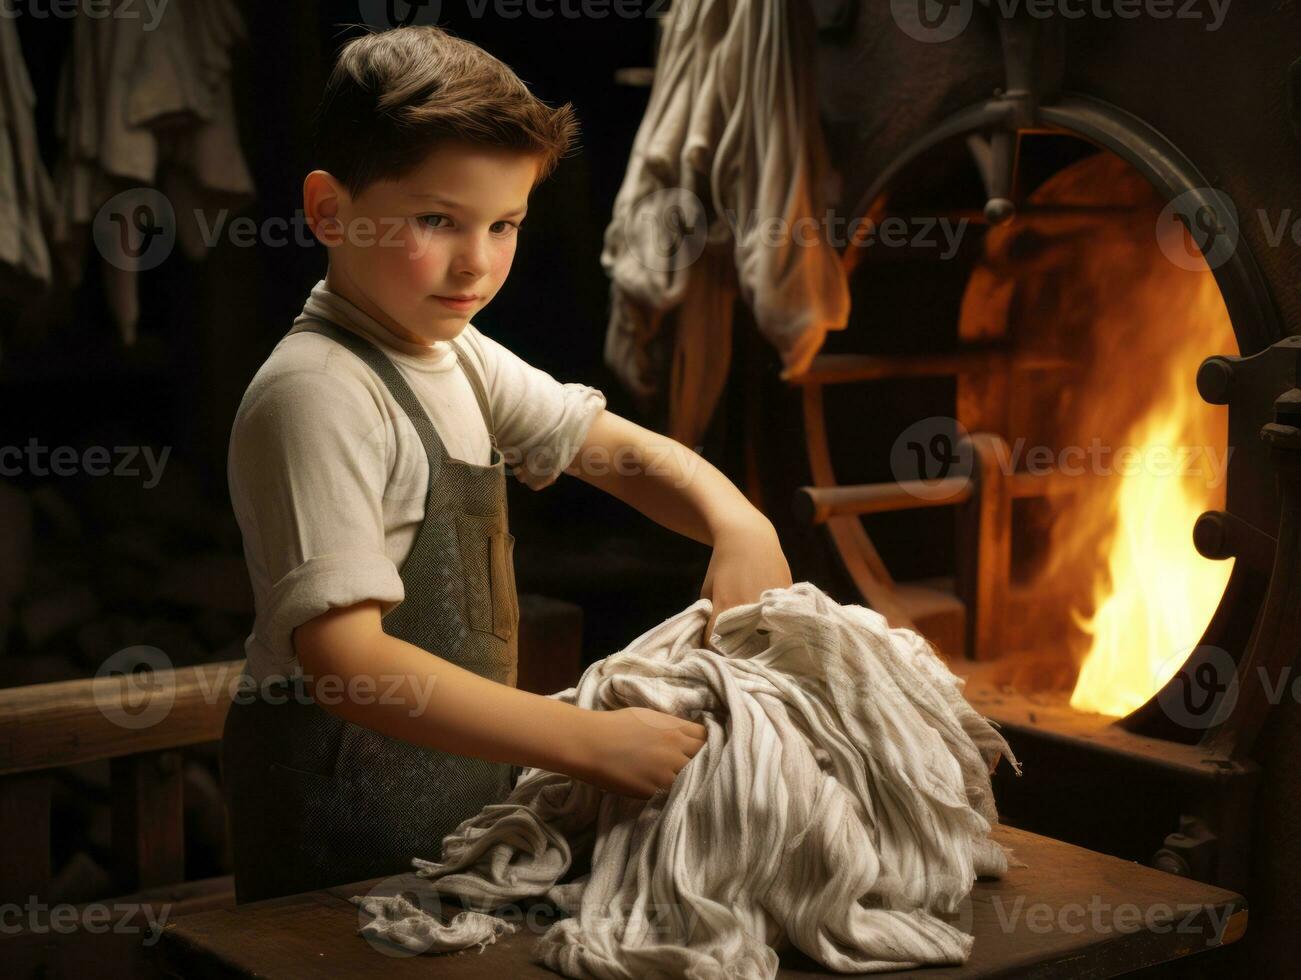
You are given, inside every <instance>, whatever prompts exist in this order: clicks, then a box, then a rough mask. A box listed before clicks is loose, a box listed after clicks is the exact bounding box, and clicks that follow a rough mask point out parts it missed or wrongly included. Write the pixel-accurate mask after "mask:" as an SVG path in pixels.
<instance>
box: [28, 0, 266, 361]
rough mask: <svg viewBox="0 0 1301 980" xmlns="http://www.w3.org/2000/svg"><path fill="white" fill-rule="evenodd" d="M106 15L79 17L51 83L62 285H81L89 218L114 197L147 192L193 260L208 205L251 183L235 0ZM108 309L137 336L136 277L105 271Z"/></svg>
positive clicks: (202, 249) (130, 5)
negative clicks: (235, 58)
mask: <svg viewBox="0 0 1301 980" xmlns="http://www.w3.org/2000/svg"><path fill="white" fill-rule="evenodd" d="M110 2H111V5H112V13H110V14H109V15H108V16H94V17H92V16H88V15H86V14H84V13H83V14H81V15H79V16H78V17H77V18H76V22H75V24H74V25H73V38H72V53H71V56H70V57H69V58H68V62H67V65H66V66H65V68H64V72H63V76H62V78H61V79H60V83H59V92H58V106H57V113H56V122H57V131H58V134H59V137H60V140H61V141H62V156H61V158H60V160H59V163H58V166H57V167H56V168H55V185H56V191H57V195H58V205H57V212H56V224H55V231H54V238H55V240H56V241H57V242H58V243H60V246H61V247H60V252H61V254H62V256H63V260H64V262H65V264H66V265H67V273H68V276H69V278H70V279H71V280H72V281H73V282H74V283H76V282H79V281H80V270H81V262H82V259H83V256H84V254H85V248H86V244H87V239H88V232H89V227H90V224H91V222H93V221H94V220H95V217H96V215H97V214H98V213H99V210H100V208H101V207H103V205H104V204H105V203H106V202H107V201H108V200H110V199H111V198H112V197H113V196H114V195H116V194H118V193H120V192H122V191H125V190H129V189H134V188H138V187H146V186H147V187H154V188H157V189H158V190H160V191H161V192H162V193H163V194H164V195H165V196H166V197H167V199H168V202H169V203H170V205H171V207H172V209H173V211H174V212H175V216H176V232H177V240H178V241H179V243H180V245H181V247H182V248H183V249H184V250H185V252H186V254H187V255H189V257H190V258H192V259H194V260H196V261H197V260H199V259H201V258H203V256H204V255H205V254H206V252H207V247H208V246H207V243H206V242H205V241H204V238H203V232H204V228H212V227H215V226H217V225H219V224H220V222H219V221H218V220H217V217H216V215H215V214H205V215H203V217H202V218H200V217H199V215H198V214H196V211H201V210H203V209H208V208H235V207H238V206H240V205H242V204H244V203H246V202H247V201H248V200H250V199H251V197H252V194H253V190H254V188H253V178H252V176H251V175H250V173H249V170H248V166H247V164H246V162H245V160H244V155H243V152H242V150H241V149H240V145H239V136H238V132H237V129H236V123H235V107H234V97H233V93H232V84H231V77H230V72H231V50H232V48H233V47H234V46H235V45H236V44H237V43H240V42H242V41H243V40H244V39H245V37H246V34H245V27H244V21H243V17H242V16H241V14H240V12H239V8H238V6H237V5H236V4H235V2H234V0H169V2H168V3H167V4H166V5H163V6H162V7H161V8H160V9H159V10H158V11H157V12H148V13H147V12H146V11H145V9H144V8H142V6H141V5H139V4H137V3H135V2H134V0H110ZM103 269H104V276H105V290H106V294H107V299H108V303H109V307H110V309H111V311H112V313H113V316H114V319H115V321H116V322H117V325H118V329H119V332H120V334H121V336H122V339H123V342H124V343H127V344H130V343H133V342H134V340H135V331H136V321H137V319H138V316H139V303H138V298H137V290H136V274H135V273H134V272H132V271H124V270H122V269H120V268H117V267H116V266H114V265H112V264H110V263H107V262H106V263H104V267H103Z"/></svg>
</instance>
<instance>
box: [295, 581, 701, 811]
mask: <svg viewBox="0 0 1301 980" xmlns="http://www.w3.org/2000/svg"><path fill="white" fill-rule="evenodd" d="M292 642H293V647H294V651H295V653H296V655H297V657H298V661H299V663H300V664H301V665H302V668H303V672H304V674H305V675H306V676H307V677H308V678H309V679H310V683H311V684H312V685H313V687H314V688H315V689H316V694H317V700H318V702H319V703H320V704H321V706H322V707H323V708H325V709H326V710H327V711H331V712H333V713H334V714H336V715H338V716H339V717H341V718H344V719H345V720H347V721H350V722H353V723H355V724H358V725H362V726H364V727H366V728H370V729H373V730H375V731H377V732H379V733H381V734H383V735H388V736H391V737H393V738H400V739H404V740H405V741H408V742H413V743H415V744H417V745H424V746H428V747H429V748H433V749H438V750H440V751H443V752H450V753H453V754H455V755H463V756H471V757H474V758H479V759H486V760H489V761H491V762H506V763H510V764H512V765H520V766H530V767H536V768H540V769H545V770H548V771H550V772H558V773H564V774H565V775H569V776H573V777H574V778H576V779H581V780H583V781H584V782H588V783H591V784H593V785H595V786H597V787H599V788H600V789H603V790H606V791H608V792H614V793H621V794H623V795H625V796H631V797H636V798H638V799H647V798H649V797H650V796H651V795H653V794H654V793H655V792H656V790H659V789H667V788H668V787H669V786H671V785H672V783H673V780H674V778H675V777H676V776H677V774H678V772H679V771H680V770H681V769H682V768H683V766H685V765H686V764H687V762H689V761H690V759H691V758H692V756H694V755H695V754H696V753H697V752H698V751H700V748H701V746H702V745H703V744H704V739H705V729H704V726H702V725H700V724H697V723H696V722H691V721H686V720H684V719H681V718H676V717H674V716H672V715H668V714H664V713H662V712H658V711H654V710H651V709H649V708H623V709H620V710H616V711H589V710H587V709H586V708H580V707H578V706H576V705H572V704H568V703H566V702H563V701H558V700H556V699H554V698H547V697H542V696H541V695H537V694H531V693H529V692H527V691H521V690H518V689H517V688H513V687H510V686H508V685H506V684H498V683H496V682H495V681H490V680H488V679H487V678H485V677H480V676H479V675H478V674H475V673H474V672H472V671H469V670H466V669H464V668H463V667H458V666H457V665H456V664H453V663H450V662H448V661H447V660H444V659H443V658H442V657H439V656H437V655H436V654H434V653H431V652H429V651H426V650H423V649H421V648H420V647H417V646H415V645H414V644H411V643H407V642H406V641H405V640H400V639H398V638H397V637H394V636H390V635H389V634H387V633H385V632H384V630H383V628H382V627H381V625H380V604H379V603H378V602H377V601H368V602H361V603H357V604H356V605H352V606H346V607H342V608H333V609H330V610H328V611H327V612H325V613H323V614H322V615H320V616H317V617H316V618H315V619H312V620H310V621H308V622H306V623H304V624H303V625H301V626H299V627H297V628H296V629H295V630H294V631H293V634H292ZM325 678H330V679H331V680H330V682H329V683H330V686H329V687H326V686H324V685H323V684H322V681H323V679H325Z"/></svg>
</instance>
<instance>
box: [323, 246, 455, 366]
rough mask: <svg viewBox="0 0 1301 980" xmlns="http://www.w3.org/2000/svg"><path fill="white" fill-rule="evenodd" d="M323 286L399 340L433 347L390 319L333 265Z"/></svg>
mask: <svg viewBox="0 0 1301 980" xmlns="http://www.w3.org/2000/svg"><path fill="white" fill-rule="evenodd" d="M325 288H326V289H328V290H329V291H330V292H332V293H334V295H336V296H341V297H343V298H344V299H346V300H347V301H348V302H349V303H351V304H352V305H353V306H355V307H357V309H359V310H361V312H363V313H365V314H366V315H367V316H369V317H370V318H371V319H372V320H374V321H375V322H376V323H378V324H379V325H380V326H381V327H383V328H384V329H385V330H387V331H388V332H389V333H391V334H392V335H393V336H394V337H396V338H398V339H399V340H404V341H406V342H407V343H408V344H417V345H419V346H420V347H427V348H430V349H431V350H432V349H433V347H434V345H433V344H432V343H430V341H428V340H426V339H425V338H424V337H421V336H419V335H418V334H414V333H412V332H411V331H410V330H408V329H407V328H406V327H404V326H402V324H400V323H398V322H397V321H395V320H392V319H390V318H389V317H388V316H387V315H386V314H385V313H384V311H383V310H381V309H379V308H378V307H375V306H373V305H372V304H371V303H370V302H369V301H368V300H367V299H366V297H365V295H364V294H363V293H362V292H361V290H359V289H356V288H355V287H354V286H353V283H352V281H351V280H350V279H349V278H348V277H347V276H345V275H342V274H340V273H339V272H338V271H337V270H335V269H334V267H333V266H331V267H330V269H329V270H328V271H327V272H326V273H325Z"/></svg>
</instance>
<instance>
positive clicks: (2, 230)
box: [0, 17, 54, 293]
mask: <svg viewBox="0 0 1301 980" xmlns="http://www.w3.org/2000/svg"><path fill="white" fill-rule="evenodd" d="M35 111H36V92H35V90H34V89H33V88H32V80H31V76H29V75H28V73H27V64H26V62H24V60H23V52H22V48H21V46H20V45H19V41H18V27H17V26H16V22H15V21H14V19H13V18H12V17H0V274H3V275H5V277H6V278H7V279H8V278H10V277H12V278H13V279H14V280H15V285H21V284H26V285H27V286H28V287H30V285H31V283H32V282H33V281H34V282H36V283H39V284H40V285H43V286H47V285H49V283H50V276H51V271H52V270H51V266H50V251H49V247H48V245H47V244H46V240H45V224H46V220H47V216H48V215H49V213H50V210H51V208H52V206H53V201H54V189H53V186H52V184H51V183H50V177H49V174H48V173H47V172H46V170H45V164H44V163H43V162H42V160H41V153H40V147H39V145H38V142H37V138H36V119H35ZM5 285H7V284H5ZM0 291H2V292H4V293H8V292H10V290H9V289H8V288H3V289H0ZM14 291H15V292H16V291H17V290H14Z"/></svg>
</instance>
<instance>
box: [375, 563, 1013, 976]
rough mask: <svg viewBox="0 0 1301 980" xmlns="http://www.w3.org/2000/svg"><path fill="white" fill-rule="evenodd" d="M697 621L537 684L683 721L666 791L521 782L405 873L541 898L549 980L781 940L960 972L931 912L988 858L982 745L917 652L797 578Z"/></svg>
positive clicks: (911, 638)
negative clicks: (684, 743)
mask: <svg viewBox="0 0 1301 980" xmlns="http://www.w3.org/2000/svg"><path fill="white" fill-rule="evenodd" d="M710 611H711V604H710V602H709V601H708V600H707V599H701V600H699V601H698V602H696V603H695V604H694V605H692V606H690V607H688V608H687V609H686V610H684V611H683V612H682V613H679V614H678V615H676V616H674V617H672V618H670V619H668V620H666V621H665V622H664V623H662V624H661V625H659V626H657V627H655V628H654V629H652V630H650V631H648V632H647V633H645V634H643V635H642V636H641V637H639V638H637V639H636V640H634V641H633V642H632V643H631V644H630V645H629V646H628V647H626V648H625V649H624V650H622V651H620V652H618V653H616V654H614V655H612V656H610V657H607V658H606V659H604V660H602V661H599V662H597V663H595V664H593V665H592V666H591V667H589V668H588V669H587V670H586V671H585V672H584V673H583V676H582V678H581V679H580V681H579V683H578V685H577V687H575V688H570V689H569V690H566V691H562V692H559V693H557V694H553V695H552V697H555V698H558V699H560V700H563V701H566V702H569V703H573V704H577V705H579V706H581V707H584V708H589V709H597V710H615V709H619V708H623V707H631V706H644V707H649V708H654V709H656V710H658V711H663V712H667V713H669V714H673V715H676V716H678V717H682V718H689V719H692V720H695V721H698V722H700V723H701V724H703V725H704V726H705V728H706V729H707V731H708V740H707V743H706V744H705V745H704V746H703V747H702V748H701V750H700V751H699V752H698V753H697V754H696V756H695V757H693V758H692V760H691V761H690V762H689V763H688V764H687V766H686V767H685V768H684V769H683V770H682V771H681V772H680V773H679V774H678V777H677V779H676V781H675V782H674V785H673V786H672V788H671V790H669V791H668V792H661V793H659V794H656V796H655V797H653V798H652V799H650V800H647V801H641V800H633V799H629V798H626V797H622V796H618V795H615V794H606V793H603V792H601V791H600V790H598V789H596V788H595V787H592V786H590V785H588V784H586V783H583V782H580V781H577V780H573V779H571V778H569V777H567V776H562V775H557V774H554V773H550V772H546V771H544V770H540V769H526V770H524V772H523V773H522V774H521V776H520V779H519V781H518V783H517V784H516V787H515V789H514V791H513V792H512V793H511V794H510V796H509V797H508V798H507V799H506V800H505V801H504V802H502V803H500V804H496V805H492V806H488V807H485V808H484V809H483V811H482V812H481V813H480V814H478V815H477V816H475V817H473V818H471V819H469V820H467V821H465V822H464V823H462V824H461V825H460V826H459V827H458V828H457V829H456V830H455V831H453V832H452V833H451V834H449V835H448V836H447V837H446V838H445V839H444V840H443V842H442V855H441V861H439V862H431V861H427V860H421V859H419V858H417V859H415V861H414V864H415V866H416V867H417V868H418V869H420V870H419V871H418V874H420V875H422V876H425V877H427V878H429V879H430V880H431V884H432V886H433V887H434V889H435V890H436V891H437V892H441V893H444V894H455V895H458V896H461V898H462V899H464V900H465V902H466V904H467V905H468V906H469V907H470V908H472V909H476V910H480V911H491V910H493V909H500V908H501V907H502V906H503V905H506V904H509V903H513V902H517V901H520V900H523V899H527V898H533V897H537V898H546V899H549V900H550V901H552V902H554V903H555V904H556V905H557V906H559V907H560V908H561V909H562V910H563V911H565V912H567V913H569V915H570V917H569V918H565V919H561V920H560V921H558V922H557V923H555V924H554V925H553V926H552V927H551V928H550V929H549V930H548V931H547V932H546V933H545V934H544V935H543V936H542V937H541V939H540V940H539V942H538V943H537V946H536V947H535V950H534V953H533V956H534V959H535V960H537V961H538V962H541V963H544V964H546V965H547V966H549V967H551V968H553V969H555V970H558V971H560V972H561V973H564V974H565V975H567V976H570V977H595V978H619V980H632V978H637V980H642V978H647V977H684V976H690V977H693V978H713V977H719V978H721V977H729V978H751V977H753V978H760V977H762V978H771V977H775V976H776V974H777V966H778V958H777V951H778V950H780V949H782V948H784V947H785V946H787V945H793V946H795V947H798V948H799V949H800V950H803V951H804V952H805V953H806V954H808V955H809V956H811V957H812V958H814V959H815V960H817V961H818V962H820V963H822V964H823V965H825V966H826V967H828V968H830V969H832V970H837V971H841V972H869V971H882V970H887V969H898V968H903V967H908V966H914V965H920V964H949V963H961V962H963V961H964V960H965V959H966V958H967V956H968V954H969V952H970V949H971V943H972V939H971V937H970V936H968V935H966V934H964V933H963V932H961V931H959V930H958V929H957V928H955V927H954V926H953V925H950V924H949V923H947V922H945V921H944V920H943V919H942V918H940V917H939V916H940V914H943V913H948V912H953V911H954V910H955V909H957V907H958V905H959V903H960V902H961V900H962V899H963V898H964V897H965V896H966V895H967V893H968V892H969V890H970V888H971V885H972V882H973V881H974V879H975V878H976V876H977V875H978V874H984V875H998V874H1001V873H1002V872H1003V871H1005V870H1006V868H1007V866H1008V861H1007V856H1006V855H1005V853H1004V852H1003V850H1002V848H1001V847H999V846H998V845H997V844H996V843H995V842H993V841H992V840H990V838H989V836H988V834H989V831H990V829H991V824H992V823H993V822H995V821H996V820H997V815H996V812H995V808H994V801H993V795H992V792H991V789H990V780H989V772H990V771H991V770H992V768H993V766H995V765H996V764H997V762H998V760H999V759H1000V758H1007V759H1008V760H1009V761H1010V762H1011V763H1012V765H1013V766H1016V765H1017V763H1016V760H1015V759H1014V758H1013V757H1012V754H1011V751H1010V750H1009V748H1008V746H1007V744H1006V742H1004V740H1003V739H1002V737H1001V736H1000V735H999V734H998V733H997V732H995V731H994V729H993V728H992V727H990V725H989V723H988V722H986V721H985V720H984V719H982V718H981V717H980V716H979V715H977V714H976V713H975V711H974V710H973V709H972V708H971V707H970V705H968V704H967V702H966V701H965V699H964V698H963V697H962V694H961V684H962V682H961V681H960V680H959V679H958V678H957V677H955V676H954V675H953V674H952V673H951V672H950V671H949V670H948V668H947V667H946V666H945V665H944V663H943V662H942V661H941V660H939V659H938V657H936V655H935V653H934V652H933V650H932V649H931V647H930V646H929V645H928V644H927V643H926V641H925V640H923V639H922V638H921V637H920V636H918V635H917V634H916V633H913V632H912V631H910V630H904V629H891V628H890V627H889V626H888V625H887V623H886V622H885V620H884V619H883V618H882V617H881V616H880V615H879V614H877V613H875V612H872V611H871V610H868V609H865V608H863V607H861V606H855V605H844V606H842V605H839V604H837V603H836V602H834V601H833V600H832V599H830V598H829V597H828V596H826V595H825V594H824V593H823V592H822V591H820V590H819V589H818V588H817V587H816V586H814V585H812V584H810V583H808V582H801V583H799V584H797V585H795V586H793V587H792V588H789V589H772V590H769V591H767V592H765V593H764V594H763V596H762V597H761V599H760V601H759V602H758V603H755V604H752V605H747V606H740V607H737V608H733V609H729V610H727V611H725V612H723V613H722V614H721V615H720V616H719V618H718V622H717V624H716V631H715V633H714V634H713V636H712V637H711V647H709V648H702V647H701V646H700V642H701V639H702V633H703V630H704V626H705V625H706V623H707V622H708V618H709V615H710ZM1018 771H1019V769H1018ZM585 860H590V868H591V870H590V873H586V874H580V875H578V876H577V877H574V878H573V880H570V881H562V879H564V878H565V876H566V874H567V873H568V872H570V870H571V867H573V866H574V865H575V864H576V863H577V864H579V865H580V866H581V864H582V863H583V862H584V861H585ZM383 932H384V929H383V927H382V925H381V926H379V927H377V933H378V934H381V935H382V934H383Z"/></svg>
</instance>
